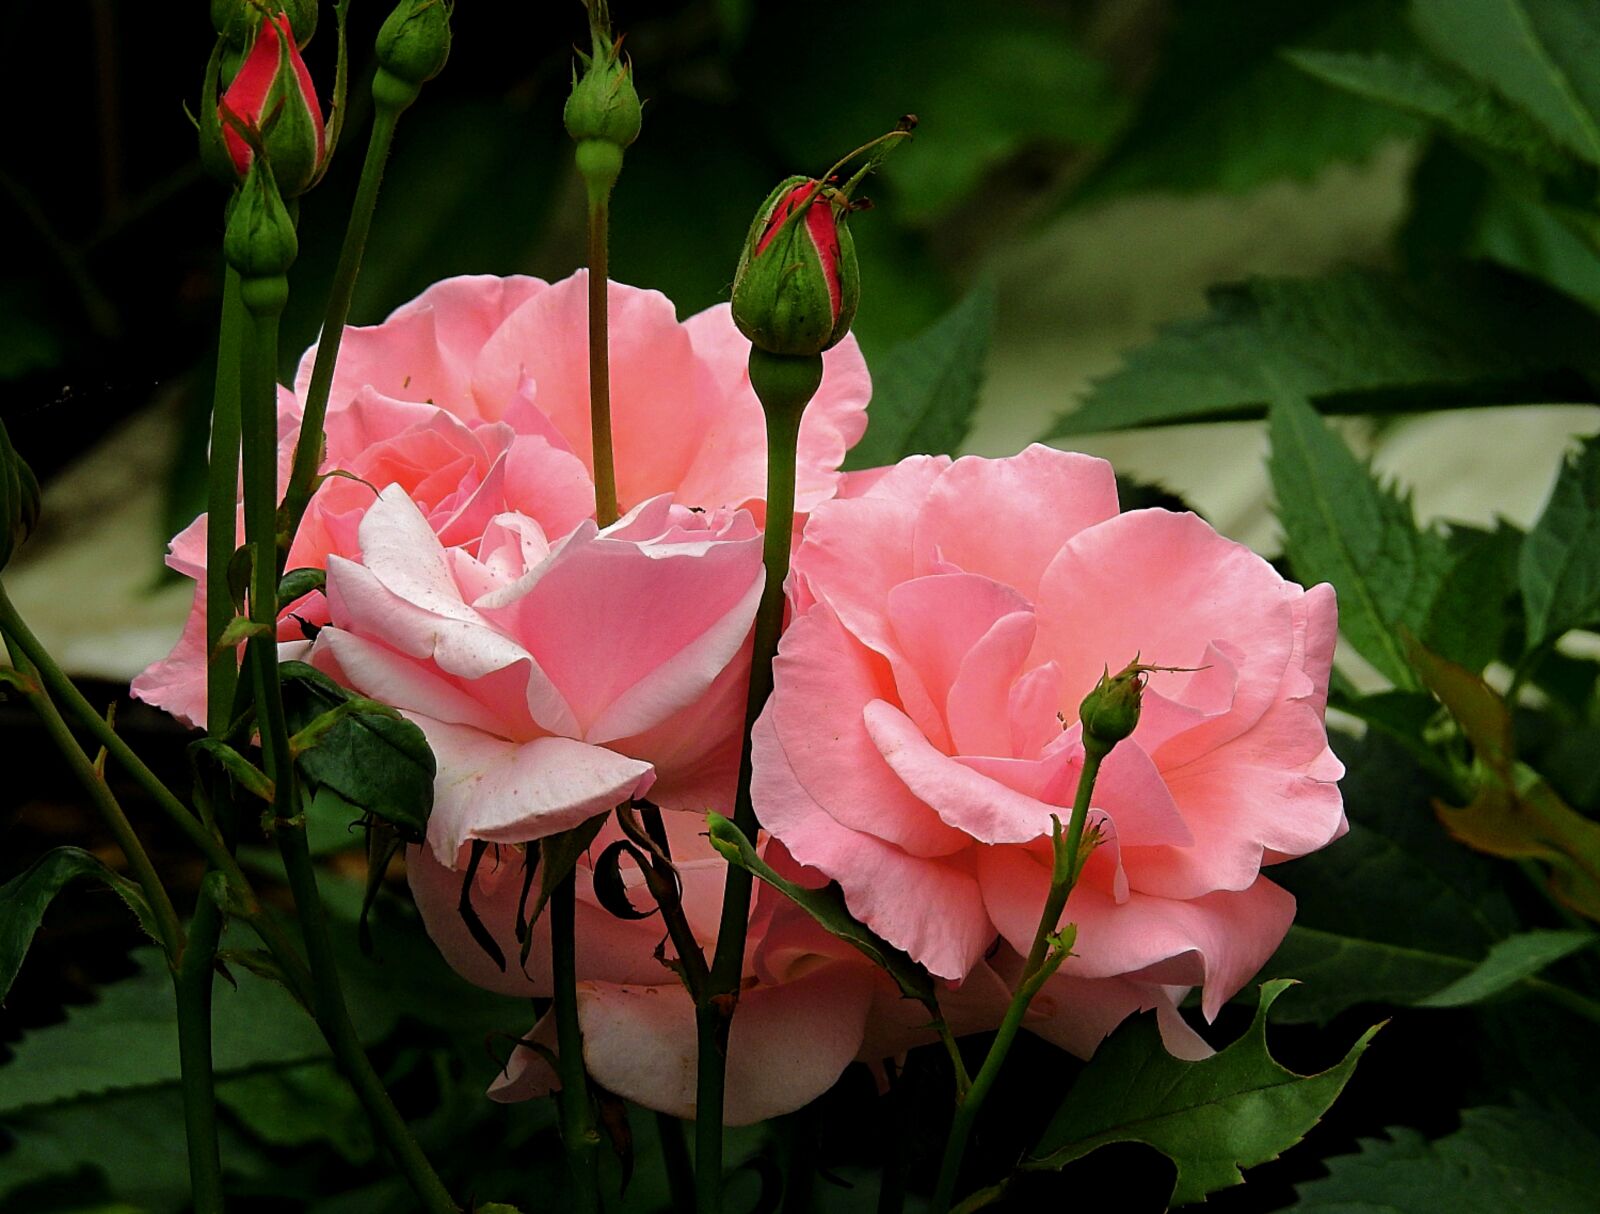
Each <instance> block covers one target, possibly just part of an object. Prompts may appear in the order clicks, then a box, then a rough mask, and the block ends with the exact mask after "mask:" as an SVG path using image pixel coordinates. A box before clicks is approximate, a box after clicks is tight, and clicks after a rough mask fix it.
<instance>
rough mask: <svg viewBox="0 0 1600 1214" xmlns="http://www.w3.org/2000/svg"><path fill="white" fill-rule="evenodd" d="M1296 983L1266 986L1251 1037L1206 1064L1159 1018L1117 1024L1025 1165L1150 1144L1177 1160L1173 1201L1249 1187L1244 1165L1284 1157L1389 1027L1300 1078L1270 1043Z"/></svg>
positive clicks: (1055, 1165) (1059, 1164)
mask: <svg viewBox="0 0 1600 1214" xmlns="http://www.w3.org/2000/svg"><path fill="white" fill-rule="evenodd" d="M1291 985H1293V984H1292V983H1291V982H1288V981H1278V982H1268V983H1265V984H1264V985H1263V986H1262V987H1261V1003H1260V1005H1259V1007H1258V1008H1257V1010H1256V1016H1255V1020H1254V1022H1253V1023H1252V1024H1251V1026H1250V1028H1249V1029H1248V1030H1246V1032H1245V1034H1244V1036H1242V1037H1241V1038H1239V1040H1237V1041H1235V1042H1234V1043H1233V1044H1232V1045H1230V1046H1228V1047H1227V1048H1226V1049H1224V1050H1222V1051H1220V1052H1219V1053H1217V1054H1214V1055H1213V1056H1212V1057H1210V1058H1205V1059H1202V1060H1200V1061H1199V1062H1184V1061H1182V1060H1180V1059H1177V1058H1174V1057H1173V1056H1172V1055H1171V1054H1169V1053H1167V1051H1166V1049H1165V1048H1164V1047H1163V1046H1162V1044H1161V1034H1160V1031H1159V1030H1158V1029H1157V1028H1156V1022H1155V1017H1154V1016H1153V1015H1143V1016H1139V1017H1138V1018H1136V1019H1135V1020H1134V1021H1133V1022H1132V1023H1130V1024H1127V1025H1124V1026H1123V1027H1122V1028H1120V1029H1118V1030H1117V1031H1116V1032H1115V1033H1113V1034H1112V1035H1111V1037H1110V1039H1109V1040H1107V1041H1106V1042H1105V1044H1103V1045H1102V1046H1101V1047H1100V1048H1099V1050H1098V1051H1096V1053H1095V1056H1094V1058H1093V1059H1091V1060H1090V1062H1089V1065H1088V1066H1087V1067H1086V1068H1085V1070H1084V1072H1083V1074H1082V1075H1081V1076H1080V1077H1079V1079H1078V1081H1077V1083H1075V1084H1074V1085H1073V1087H1072V1090H1071V1092H1069V1093H1068V1095H1067V1099H1066V1100H1065V1101H1064V1102H1063V1103H1062V1105H1061V1107H1060V1108H1059V1109H1058V1110H1057V1111H1056V1115H1055V1117H1054V1118H1053V1119H1052V1120H1051V1122H1050V1125H1049V1127H1048V1128H1047V1129H1046V1130H1045V1132H1044V1136H1043V1137H1042V1138H1041V1139H1040V1140H1039V1143H1038V1145H1037V1146H1035V1147H1034V1149H1033V1151H1032V1152H1031V1158H1030V1159H1029V1160H1028V1161H1027V1162H1025V1163H1024V1164H1023V1167H1025V1168H1028V1169H1033V1170H1038V1169H1043V1168H1060V1167H1063V1166H1065V1165H1066V1164H1069V1163H1071V1162H1072V1161H1073V1160H1075V1159H1081V1158H1083V1157H1084V1156H1085V1155H1087V1154H1089V1153H1090V1152H1091V1151H1094V1150H1096V1149H1098V1148H1100V1147H1103V1146H1107V1145H1109V1144H1110V1143H1114V1142H1142V1143H1144V1144H1146V1145H1147V1146H1151V1147H1154V1148H1155V1149H1156V1150H1158V1151H1160V1152H1161V1153H1162V1154H1163V1155H1166V1156H1167V1157H1168V1158H1169V1159H1171V1160H1172V1162H1173V1163H1174V1164H1176V1165H1177V1169H1178V1175H1177V1180H1176V1182H1175V1184H1174V1186H1173V1191H1172V1198H1171V1204H1173V1205H1182V1204H1184V1203H1185V1202H1190V1201H1200V1200H1202V1199H1204V1198H1205V1196H1206V1195H1207V1194H1208V1193H1215V1192H1216V1191H1217V1190H1219V1189H1225V1188H1228V1187H1230V1186H1232V1185H1236V1184H1242V1183H1243V1182H1244V1177H1243V1176H1242V1175H1241V1174H1240V1172H1239V1169H1240V1168H1242V1167H1243V1168H1248V1167H1254V1166H1255V1165H1257V1164H1261V1163H1266V1162H1267V1161H1268V1160H1271V1159H1276V1158H1277V1157H1278V1156H1279V1155H1280V1154H1282V1153H1283V1152H1284V1151H1286V1150H1288V1149H1289V1148H1290V1147H1292V1146H1294V1144H1295V1143H1297V1142H1299V1141H1300V1139H1301V1137H1302V1136H1303V1135H1304V1134H1305V1132H1306V1131H1307V1130H1309V1129H1310V1128H1311V1127H1312V1126H1314V1125H1316V1123H1317V1121H1318V1120H1319V1119H1320V1118H1321V1117H1322V1115H1323V1113H1325V1112H1327V1110H1328V1108H1329V1106H1331V1105H1332V1104H1333V1102H1334V1100H1335V1099H1336V1098H1337V1097H1338V1095H1339V1093H1340V1092H1341V1091H1343V1090H1344V1085H1345V1083H1346V1082H1347V1081H1348V1080H1349V1078H1350V1075H1351V1072H1353V1071H1354V1070H1355V1066H1356V1061H1357V1060H1358V1059H1359V1058H1360V1057H1361V1054H1362V1052H1363V1051H1364V1050H1365V1049H1366V1048H1367V1043H1368V1042H1370V1041H1371V1040H1372V1038H1373V1035H1374V1034H1375V1033H1376V1032H1377V1031H1378V1029H1379V1028H1380V1027H1381V1026H1379V1025H1375V1026H1373V1027H1372V1028H1370V1029H1368V1030H1367V1031H1366V1032H1365V1033H1363V1034H1362V1035H1361V1037H1360V1038H1359V1039H1358V1040H1357V1041H1356V1043H1355V1045H1353V1046H1351V1047H1350V1052H1349V1053H1348V1054H1346V1055H1345V1057H1344V1060H1343V1061H1342V1062H1340V1063H1339V1064H1338V1065H1336V1066H1334V1067H1332V1068H1331V1069H1329V1070H1326V1071H1323V1072H1322V1073H1321V1074H1318V1075H1309V1076H1304V1075H1296V1074H1295V1073H1294V1072H1293V1071H1290V1070H1287V1069H1286V1068H1284V1067H1283V1066H1280V1065H1279V1064H1278V1062H1277V1061H1276V1060H1275V1059H1273V1057H1272V1055H1271V1053H1270V1052H1269V1051H1268V1049H1267V1013H1268V1011H1269V1010H1270V1009H1271V1007H1272V1004H1273V1003H1274V1001H1276V999H1277V998H1278V996H1279V995H1281V994H1282V993H1283V992H1284V990H1286V989H1287V988H1288V987H1289V986H1291Z"/></svg>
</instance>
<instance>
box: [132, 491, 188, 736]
mask: <svg viewBox="0 0 1600 1214" xmlns="http://www.w3.org/2000/svg"><path fill="white" fill-rule="evenodd" d="M201 517H204V516H203V515H202V516H201ZM129 690H130V691H131V692H132V694H133V698H134V699H136V700H143V701H144V702H145V703H146V704H150V705H153V706H154V707H156V708H159V709H161V710H162V711H164V712H170V713H171V714H172V715H173V716H175V717H177V718H178V720H180V721H182V722H183V723H184V724H185V725H187V726H189V728H190V729H203V728H204V727H205V723H206V588H205V584H204V583H203V582H202V583H201V584H200V585H198V586H196V587H195V591H194V602H193V604H192V605H191V606H190V608H189V614H188V616H187V617H185V619H184V621H183V632H182V633H181V634H180V635H179V637H178V643H177V644H176V645H174V646H173V647H172V652H171V653H169V654H168V655H167V656H166V657H164V658H162V659H161V660H160V661H159V662H153V663H152V664H151V665H149V666H147V667H146V668H145V669H144V670H143V671H142V672H140V673H139V674H138V675H137V676H136V677H135V678H134V680H133V683H132V685H131V686H130V688H129Z"/></svg>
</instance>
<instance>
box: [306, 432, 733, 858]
mask: <svg viewBox="0 0 1600 1214" xmlns="http://www.w3.org/2000/svg"><path fill="white" fill-rule="evenodd" d="M545 451H546V453H547V454H549V449H548V448H545ZM460 517H461V516H460V515H457V517H456V520H455V521H453V522H452V523H451V524H450V526H446V527H444V528H440V527H439V525H438V521H437V519H433V518H429V517H428V516H426V515H425V514H424V513H423V511H422V509H421V508H420V507H419V506H418V505H417V504H416V503H415V502H414V501H412V499H411V498H410V497H408V496H407V495H406V494H405V492H404V491H403V490H402V489H401V488H400V487H399V486H398V485H390V486H389V488H387V489H385V490H384V491H383V492H382V494H380V495H379V497H378V500H377V502H376V503H375V504H374V505H373V506H372V507H371V508H370V509H369V510H367V511H366V512H365V514H364V515H363V516H362V518H361V522H360V526H359V529H358V535H357V540H358V544H359V548H360V551H361V559H360V561H354V560H350V559H348V558H346V557H344V556H340V555H338V554H333V555H330V556H329V557H328V586H327V600H328V607H329V615H330V617H331V621H332V622H331V624H330V625H329V626H327V627H325V628H323V629H322V630H321V631H320V632H319V633H318V635H317V640H316V644H315V645H314V646H313V647H312V651H311V661H312V662H313V663H315V664H316V665H317V666H319V667H320V668H322V669H323V670H325V671H327V673H329V674H330V675H332V676H333V677H334V678H336V679H337V680H338V681H339V682H340V683H342V684H344V685H345V686H347V687H351V688H354V689H355V690H356V691H358V692H360V693H362V694H363V695H367V696H370V697H372V698H374V699H378V700H382V701H384V702H385V703H387V704H392V705H393V706H395V707H396V708H398V709H400V710H401V711H402V712H403V713H404V714H405V715H406V716H407V717H408V718H410V719H411V720H412V721H414V722H415V723H416V724H417V725H418V726H419V727H420V728H421V729H422V731H423V733H424V734H426V735H427V738H428V744H429V745H430V746H431V747H432V749H433V753H434V756H435V758H436V759H437V760H438V775H437V778H436V780H435V784H434V805H433V814H432V816H431V817H430V819H429V821H428V842H429V845H430V847H431V848H432V850H433V852H434V855H435V857H436V858H437V859H438V861H439V862H440V863H441V864H446V865H449V864H454V863H455V862H456V858H457V856H458V853H459V852H460V851H461V849H462V847H463V846H464V845H465V844H466V843H468V842H469V841H470V840H473V839H479V840H486V841H490V842H494V843H524V842H527V841H528V840H530V839H536V838H539V837H541V836H544V835H548V834H552V833H554V832H556V831H561V830H567V829H570V828H571V827H574V826H577V825H578V824H579V823H581V822H583V821H585V820H586V819H588V818H591V817H593V816H595V815H596V814H601V813H606V812H607V811H609V810H610V809H611V808H612V807H613V806H615V805H617V804H618V803H620V802H622V801H626V800H627V799H629V798H630V797H635V796H642V795H643V794H644V793H645V792H646V791H647V790H650V789H652V786H655V785H657V783H658V781H659V786H658V787H655V789H654V796H655V798H656V799H657V800H658V801H659V802H660V803H662V804H663V805H666V806H668V807H671V808H680V807H681V808H686V809H698V810H703V809H704V807H705V806H707V805H710V804H723V803H725V802H727V801H730V800H731V798H732V790H733V789H732V786H733V780H734V778H735V775H736V772H737V768H738V757H739V727H740V724H741V722H742V721H743V713H744V708H743V695H744V688H745V684H746V682H747V681H748V678H749V661H750V658H749V634H750V627H751V624H752V622H753V621H754V619H755V611H756V603H757V600H758V599H759V598H760V596H761V587H762V585H763V583H764V580H765V579H764V576H763V570H762V567H761V532H760V531H759V529H758V528H757V527H756V525H755V522H754V520H752V519H751V517H750V515H749V513H748V512H747V511H744V510H739V511H731V510H722V509H719V510H713V511H707V512H699V511H694V510H690V509H688V508H686V507H683V506H677V505H674V504H672V503H671V502H670V501H669V500H668V499H667V498H666V497H665V496H663V497H657V498H652V499H650V500H649V501H647V502H644V503H643V504H641V505H639V506H636V507H634V508H633V509H632V510H631V511H629V512H628V513H627V514H626V515H624V516H623V517H622V518H621V519H619V520H618V521H617V522H616V523H614V524H613V525H611V526H610V527H607V528H605V529H604V530H600V529H598V528H597V527H596V526H595V524H594V521H593V520H592V519H585V520H583V521H582V522H580V523H579V524H578V525H577V526H576V527H574V528H573V529H572V530H571V531H569V532H567V533H566V534H564V535H562V534H556V535H551V534H548V533H547V532H546V531H545V530H544V528H543V527H542V526H541V525H540V523H539V522H538V520H537V519H536V518H534V517H531V516H529V515H526V514H519V513H514V512H506V513H498V514H495V515H493V516H492V517H490V518H488V519H486V520H484V521H483V522H481V523H479V524H478V525H477V527H476V529H475V532H474V533H473V534H471V535H462V536H460V537H457V539H456V542H455V543H453V544H447V543H446V536H447V533H448V532H449V531H450V530H451V527H453V526H454V525H455V522H458V521H459V519H460Z"/></svg>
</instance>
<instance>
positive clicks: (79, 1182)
mask: <svg viewBox="0 0 1600 1214" xmlns="http://www.w3.org/2000/svg"><path fill="white" fill-rule="evenodd" d="M220 1130H221V1138H222V1156H223V1159H224V1160H225V1161H226V1163H227V1167H228V1171H229V1172H230V1173H233V1174H234V1175H241V1174H242V1175H247V1176H260V1175H262V1174H264V1173H265V1172H266V1171H267V1170H268V1169H269V1168H270V1167H271V1166H272V1164H271V1162H270V1161H269V1160H267V1159H266V1158H264V1157H263V1156H262V1154H261V1152H260V1151H259V1149H257V1148H255V1147H254V1146H253V1145H252V1144H251V1143H250V1141H249V1140H248V1139H246V1138H245V1137H243V1136H242V1135H240V1134H238V1133H236V1132H235V1131H234V1130H233V1129H232V1127H230V1126H228V1125H226V1124H224V1125H223V1126H221V1127H220ZM6 1132H7V1137H8V1138H10V1139H11V1140H12V1146H11V1149H10V1150H8V1151H7V1152H6V1153H5V1154H4V1155H0V1205H3V1206H4V1207H5V1208H6V1209H8V1210H9V1209H11V1208H12V1202H11V1200H10V1199H11V1196H12V1194H13V1192H15V1191H16V1190H18V1189H20V1188H22V1187H24V1186H29V1187H30V1188H31V1186H33V1185H36V1184H40V1183H41V1182H44V1181H47V1180H52V1179H59V1180H63V1181H65V1185H64V1186H63V1188H62V1190H61V1191H62V1193H63V1196H68V1195H70V1197H71V1198H73V1199H74V1200H73V1201H72V1202H71V1204H66V1205H63V1206H57V1207H49V1208H55V1209H61V1210H70V1211H74V1212H75V1214H77V1212H81V1211H83V1210H84V1206H83V1205H80V1204H78V1200H77V1199H82V1200H85V1201H90V1200H97V1199H106V1198H110V1197H111V1196H112V1195H113V1194H114V1195H115V1196H116V1197H117V1198H118V1199H120V1200H121V1201H123V1202H126V1203H128V1204H127V1205H116V1206H111V1207H108V1208H109V1209H110V1210H111V1211H115V1212H117V1214H183V1212H184V1211H188V1210H192V1209H193V1208H194V1204H193V1194H192V1192H191V1190H190V1187H189V1157H188V1150H187V1147H186V1146H185V1142H184V1132H183V1100H182V1097H181V1096H180V1095H179V1094H178V1089H177V1088H176V1086H174V1087H171V1088H164V1089H160V1090H157V1091H148V1092H125V1093H120V1094H118V1095H115V1096H110V1097H107V1098H106V1099H104V1100H100V1101H95V1102H93V1103H88V1104H66V1105H59V1106H53V1107H50V1108H41V1109H36V1110H33V1111H31V1112H29V1113H28V1114H27V1115H26V1116H25V1117H21V1118H15V1119H13V1118H10V1117H8V1118H7V1120H6ZM18 1204H20V1203H18ZM24 1208H27V1207H24ZM89 1209H91V1210H95V1209H98V1207H94V1206H90V1207H89Z"/></svg>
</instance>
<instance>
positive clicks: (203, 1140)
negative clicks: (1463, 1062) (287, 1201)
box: [172, 891, 224, 1214]
mask: <svg viewBox="0 0 1600 1214" xmlns="http://www.w3.org/2000/svg"><path fill="white" fill-rule="evenodd" d="M221 936H222V910H221V908H220V907H218V906H217V904H216V903H215V902H213V901H212V900H211V899H210V898H208V897H206V895H205V893H204V892H203V891H202V893H201V894H200V898H199V901H197V902H196V903H195V908H194V918H193V919H191V920H190V921H189V943H188V947H186V948H185V949H184V951H183V959H182V961H180V962H179V964H178V968H177V972H176V973H175V974H174V975H173V982H172V984H173V993H174V994H175V996H176V997H177V1004H178V1067H179V1081H180V1083H181V1084H182V1088H183V1126H184V1131H185V1133H186V1135H187V1137H188V1141H189V1187H190V1189H191V1191H192V1195H193V1198H194V1209H195V1214H213V1212H215V1214H221V1211H222V1210H223V1208H224V1202H223V1192H222V1155H221V1148H220V1147H219V1145H218V1143H217V1094H216V1075H215V1072H214V1071H213V1069H212V1060H211V982H212V977H213V969H212V966H213V964H214V963H215V961H216V955H217V941H218V940H219V939H220V938H221Z"/></svg>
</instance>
